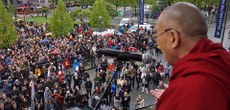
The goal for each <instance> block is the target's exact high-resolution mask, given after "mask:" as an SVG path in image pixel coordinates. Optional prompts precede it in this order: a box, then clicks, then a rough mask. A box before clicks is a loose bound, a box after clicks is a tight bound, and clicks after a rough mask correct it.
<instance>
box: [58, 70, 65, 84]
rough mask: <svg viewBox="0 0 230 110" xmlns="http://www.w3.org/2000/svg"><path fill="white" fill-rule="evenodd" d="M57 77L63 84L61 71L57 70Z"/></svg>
mask: <svg viewBox="0 0 230 110" xmlns="http://www.w3.org/2000/svg"><path fill="white" fill-rule="evenodd" d="M57 75H58V79H59V82H63V81H64V72H63V71H61V70H58V72H57Z"/></svg>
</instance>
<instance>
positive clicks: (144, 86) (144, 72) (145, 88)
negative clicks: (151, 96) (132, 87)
mask: <svg viewBox="0 0 230 110" xmlns="http://www.w3.org/2000/svg"><path fill="white" fill-rule="evenodd" d="M140 71H141V82H142V91H141V92H144V91H146V93H147V94H148V82H147V80H146V76H147V69H146V68H145V67H140Z"/></svg>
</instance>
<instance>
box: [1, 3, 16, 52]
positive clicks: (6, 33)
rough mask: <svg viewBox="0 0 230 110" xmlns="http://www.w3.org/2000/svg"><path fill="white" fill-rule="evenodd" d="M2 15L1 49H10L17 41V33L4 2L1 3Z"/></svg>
mask: <svg viewBox="0 0 230 110" xmlns="http://www.w3.org/2000/svg"><path fill="white" fill-rule="evenodd" d="M0 13H1V16H0V48H9V47H10V46H11V45H12V44H14V43H15V41H16V40H17V32H16V30H15V29H14V27H13V25H12V24H13V20H12V16H11V15H10V14H9V13H7V10H6V8H5V6H4V5H3V3H2V1H1V2H0Z"/></svg>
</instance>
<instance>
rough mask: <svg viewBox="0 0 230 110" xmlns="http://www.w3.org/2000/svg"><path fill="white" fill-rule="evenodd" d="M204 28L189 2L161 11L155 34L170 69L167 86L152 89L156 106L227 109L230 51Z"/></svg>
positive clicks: (229, 101)
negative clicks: (215, 41)
mask: <svg viewBox="0 0 230 110" xmlns="http://www.w3.org/2000/svg"><path fill="white" fill-rule="evenodd" d="M207 32H208V27H207V24H206V22H205V19H204V17H203V16H202V13H201V11H200V10H199V9H198V8H197V7H196V6H195V5H193V4H191V3H187V2H179V3H176V4H174V5H172V6H170V7H168V8H167V9H166V10H165V11H164V12H163V13H162V14H161V15H160V17H159V19H158V21H157V24H156V28H155V35H154V37H155V39H156V42H157V46H158V48H159V49H160V50H161V51H162V53H163V55H164V57H165V58H166V60H167V62H168V63H169V64H170V65H172V66H173V70H172V74H171V77H170V79H169V85H168V87H167V88H166V89H160V90H159V89H155V90H152V91H151V93H152V95H153V96H155V97H156V98H157V99H158V100H157V105H156V110H230V54H229V53H228V52H227V51H226V50H225V49H224V48H223V47H222V46H221V45H220V44H218V43H213V42H212V41H211V40H209V39H208V37H207Z"/></svg>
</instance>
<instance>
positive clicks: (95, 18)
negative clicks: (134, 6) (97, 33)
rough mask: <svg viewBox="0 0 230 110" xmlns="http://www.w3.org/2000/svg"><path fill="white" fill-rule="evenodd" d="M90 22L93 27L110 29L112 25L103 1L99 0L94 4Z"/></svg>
mask: <svg viewBox="0 0 230 110" xmlns="http://www.w3.org/2000/svg"><path fill="white" fill-rule="evenodd" d="M89 21H90V24H91V26H92V27H108V26H109V25H110V17H109V13H108V11H107V10H106V7H105V5H104V1H103V0H97V1H96V2H95V3H94V4H93V11H92V14H91V16H90V19H89Z"/></svg>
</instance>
